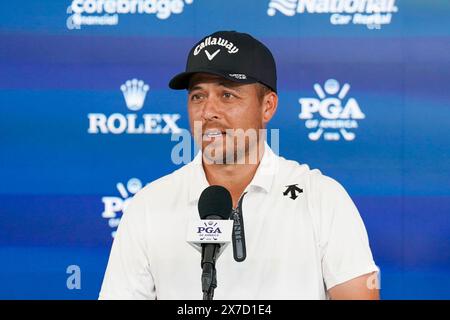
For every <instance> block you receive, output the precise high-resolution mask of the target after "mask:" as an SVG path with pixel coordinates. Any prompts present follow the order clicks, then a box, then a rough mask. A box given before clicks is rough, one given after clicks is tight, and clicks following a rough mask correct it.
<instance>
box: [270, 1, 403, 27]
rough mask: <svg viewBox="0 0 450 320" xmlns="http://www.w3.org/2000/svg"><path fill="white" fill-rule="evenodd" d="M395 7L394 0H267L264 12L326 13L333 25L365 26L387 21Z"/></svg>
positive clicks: (377, 25) (373, 25)
mask: <svg viewBox="0 0 450 320" xmlns="http://www.w3.org/2000/svg"><path fill="white" fill-rule="evenodd" d="M397 11H398V8H397V6H396V5H395V0H271V1H270V2H269V8H268V9H267V14H268V15H269V16H274V15H276V14H277V12H280V13H281V14H283V15H285V16H289V17H292V16H294V15H295V14H297V13H298V14H304V13H308V14H322V13H329V14H331V15H330V23H331V24H333V25H348V24H350V23H352V24H355V25H365V26H366V27H367V28H368V29H381V26H382V25H386V24H390V23H391V21H392V14H393V13H396V12H397Z"/></svg>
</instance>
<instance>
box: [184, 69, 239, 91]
mask: <svg viewBox="0 0 450 320" xmlns="http://www.w3.org/2000/svg"><path fill="white" fill-rule="evenodd" d="M208 83H214V84H217V85H222V86H225V87H233V88H239V87H243V86H245V84H243V83H239V82H235V81H231V80H229V79H227V78H224V77H221V76H219V75H215V74H211V73H196V74H194V75H192V77H191V78H190V79H189V89H192V88H193V87H194V86H200V85H201V84H208Z"/></svg>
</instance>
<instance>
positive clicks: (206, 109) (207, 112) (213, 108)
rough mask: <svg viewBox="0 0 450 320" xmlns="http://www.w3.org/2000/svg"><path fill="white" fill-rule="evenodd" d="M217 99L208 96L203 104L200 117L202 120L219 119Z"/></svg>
mask: <svg viewBox="0 0 450 320" xmlns="http://www.w3.org/2000/svg"><path fill="white" fill-rule="evenodd" d="M217 107H218V105H217V100H216V99H215V98H214V97H211V96H210V97H208V98H207V99H206V100H205V103H204V104H203V110H202V118H203V119H204V120H215V119H219V118H220V116H219V110H218V108H217Z"/></svg>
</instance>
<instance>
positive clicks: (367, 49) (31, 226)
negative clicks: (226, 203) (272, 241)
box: [0, 0, 450, 299]
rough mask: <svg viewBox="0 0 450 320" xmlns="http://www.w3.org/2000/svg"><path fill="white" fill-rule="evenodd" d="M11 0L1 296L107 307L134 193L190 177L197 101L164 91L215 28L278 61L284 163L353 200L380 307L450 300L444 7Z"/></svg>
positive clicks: (1, 162) (0, 186) (0, 23)
mask: <svg viewBox="0 0 450 320" xmlns="http://www.w3.org/2000/svg"><path fill="white" fill-rule="evenodd" d="M0 5H1V8H2V10H0V112H1V113H0V146H1V148H0V177H1V179H0V181H1V182H0V283H1V285H0V298H2V299H18V298H19V299H96V298H97V296H98V292H99V290H100V285H101V282H102V278H103V273H104V271H105V267H106V263H107V260H108V255H109V251H110V248H111V244H112V240H113V237H112V236H113V233H114V230H115V229H116V227H117V224H118V222H119V220H120V216H121V213H122V211H121V210H122V209H123V206H124V205H126V203H127V199H130V198H131V197H132V195H133V194H134V193H135V192H136V191H137V190H139V189H140V187H141V186H142V185H145V184H146V183H148V182H150V181H152V180H154V179H157V178H159V177H161V176H162V175H165V174H167V173H170V172H171V171H173V170H174V169H176V168H177V167H178V166H179V165H178V164H174V163H173V162H172V160H171V151H172V148H173V147H174V146H175V145H176V144H177V143H178V142H176V141H172V140H171V133H172V132H173V130H175V129H176V128H187V126H188V119H187V113H186V93H185V92H183V91H172V90H169V89H168V87H167V83H168V80H169V79H170V78H171V77H172V76H173V75H174V74H175V73H177V72H179V71H180V70H182V69H183V68H184V65H185V59H186V55H187V52H188V51H189V49H190V48H191V46H192V45H193V44H194V43H195V42H196V41H198V40H199V39H201V38H202V37H203V36H205V35H207V34H209V33H212V32H214V31H216V30H238V31H242V32H248V33H251V34H252V35H254V36H255V37H256V38H258V39H260V40H262V41H263V42H264V43H266V44H267V46H268V47H269V48H270V49H271V50H272V52H273V54H274V56H275V59H276V61H277V67H278V78H279V98H280V104H279V108H278V113H277V115H276V116H275V118H274V119H273V121H272V123H271V128H280V149H279V151H280V154H281V155H282V156H284V157H286V158H290V159H295V160H297V161H299V162H301V163H307V164H308V165H310V166H311V167H312V168H318V169H320V170H321V171H322V172H323V173H324V174H326V175H329V176H331V177H333V178H335V179H337V180H338V181H340V182H341V183H342V184H343V185H344V187H345V188H346V189H347V190H348V192H349V193H350V195H351V196H352V198H353V199H354V201H355V202H356V204H357V206H358V208H359V210H360V213H361V215H362V217H363V219H364V221H365V224H366V227H367V229H368V233H369V238H370V243H371V247H372V250H373V254H374V257H375V260H376V263H377V264H378V265H379V266H380V268H381V281H382V298H385V299H403V298H405V299H410V298H412V299H417V298H439V299H449V298H450V139H449V134H450V102H449V101H450V89H449V85H448V84H449V81H450V3H449V2H448V1H445V0H442V1H438V0H433V1H419V0H408V1H406V0H404V1H399V0H397V1H395V0H359V1H358V0H355V1H348V0H338V1H319V0H316V1H315V0H271V1H269V0H266V1H263V0H246V1H239V0H227V1H218V0H209V1H208V0H190V1H189V0H137V1H131V0H104V1H100V0H74V1H62V0H61V1H51V0H45V1H44V0H40V1H31V0H28V1H7V0H1V1H0ZM132 79H137V80H141V81H142V82H141V83H138V84H133V82H132V81H131V82H128V85H129V86H131V87H133V86H137V89H142V88H143V86H145V85H147V86H148V91H145V90H144V91H142V90H141V91H139V90H137V92H138V93H139V92H141V93H143V94H141V95H136V96H135V97H137V98H138V100H139V98H140V102H143V106H142V107H141V108H139V107H136V106H135V105H133V103H132V102H130V100H128V101H127V100H126V99H125V94H126V93H127V92H128V93H129V92H131V91H127V90H126V89H127V88H126V87H127V81H128V80H132ZM123 85H124V86H125V87H122V86H123ZM121 87H122V88H123V89H124V90H125V92H123V91H122V89H121ZM130 90H132V89H130ZM144 98H145V99H144ZM167 119H169V120H170V121H169V124H171V125H169V126H168V127H166V131H168V132H167V133H165V132H164V130H162V129H163V128H164V127H165V126H166V125H167V123H168V121H167ZM133 122H134V123H135V127H139V125H144V124H146V130H145V132H143V133H136V132H133ZM134 131H138V130H134ZM72 265H75V266H79V268H80V271H81V288H80V289H72V290H70V289H68V287H67V279H68V277H69V276H71V272H70V270H69V271H68V267H69V266H72Z"/></svg>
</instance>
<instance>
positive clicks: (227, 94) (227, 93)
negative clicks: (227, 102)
mask: <svg viewBox="0 0 450 320" xmlns="http://www.w3.org/2000/svg"><path fill="white" fill-rule="evenodd" d="M223 96H224V98H227V99H230V98H233V97H234V94H232V93H231V92H225V93H224V94H223Z"/></svg>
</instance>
